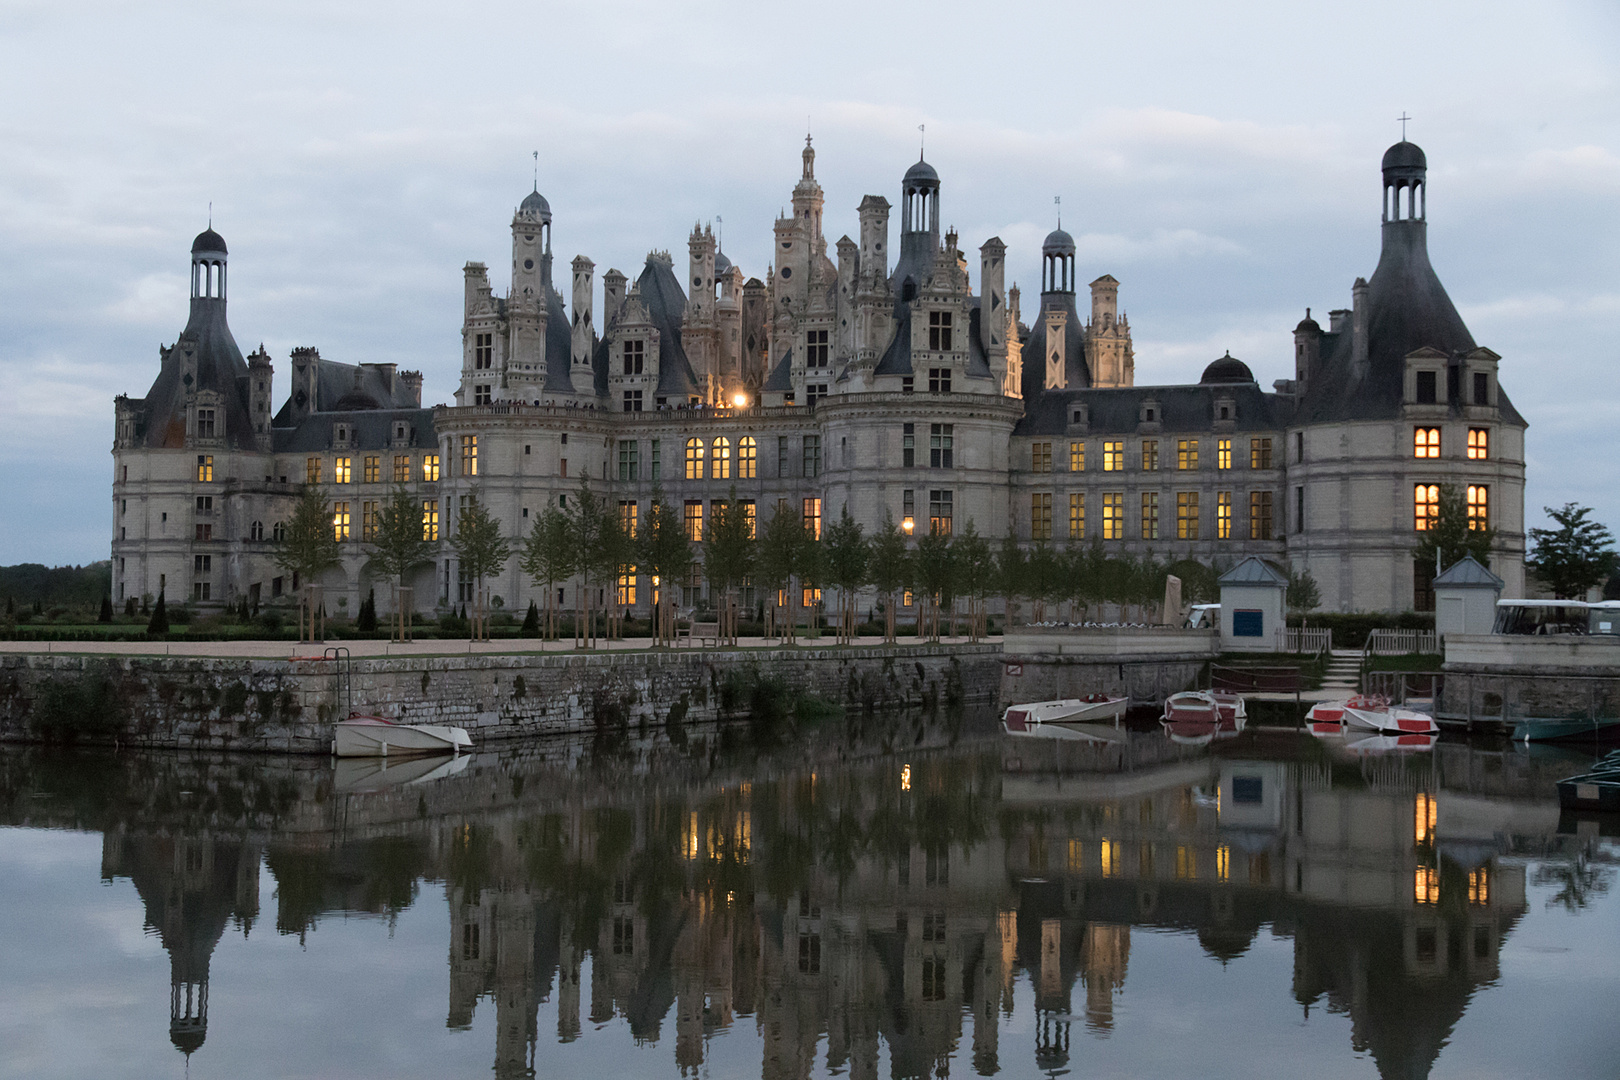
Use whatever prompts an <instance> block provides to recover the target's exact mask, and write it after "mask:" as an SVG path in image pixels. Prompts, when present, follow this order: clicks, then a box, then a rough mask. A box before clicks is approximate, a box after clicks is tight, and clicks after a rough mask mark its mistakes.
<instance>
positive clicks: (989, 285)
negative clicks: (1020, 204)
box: [979, 236, 1007, 377]
mask: <svg viewBox="0 0 1620 1080" xmlns="http://www.w3.org/2000/svg"><path fill="white" fill-rule="evenodd" d="M1006 278H1007V245H1006V244H1004V243H1002V242H1001V237H999V236H992V237H991V238H990V239H988V240H986V241H985V242H984V243H983V244H980V245H979V343H980V344H981V345H983V346H984V351H985V355H987V356H989V357H991V362H990V364H991V368H992V370H993V369H994V368H995V366H996V365H995V359H994V358H995V357H996V356H997V355H999V354H1001V353H1003V352H1005V350H1006V345H1007V300H1006ZM998 377H999V374H998Z"/></svg>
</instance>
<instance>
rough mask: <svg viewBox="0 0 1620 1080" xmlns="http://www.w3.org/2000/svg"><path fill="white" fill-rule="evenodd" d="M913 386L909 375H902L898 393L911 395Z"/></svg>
mask: <svg viewBox="0 0 1620 1080" xmlns="http://www.w3.org/2000/svg"><path fill="white" fill-rule="evenodd" d="M913 385H914V384H913V380H912V378H911V376H910V375H902V376H900V392H901V393H902V394H909V393H911V392H912V388H913Z"/></svg>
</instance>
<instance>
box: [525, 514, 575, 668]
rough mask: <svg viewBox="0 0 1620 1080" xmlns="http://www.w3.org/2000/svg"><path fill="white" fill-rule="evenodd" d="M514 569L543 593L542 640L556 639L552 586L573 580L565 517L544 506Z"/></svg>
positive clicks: (555, 615)
mask: <svg viewBox="0 0 1620 1080" xmlns="http://www.w3.org/2000/svg"><path fill="white" fill-rule="evenodd" d="M518 566H519V567H520V568H522V570H523V572H524V573H525V574H527V575H529V580H530V581H532V582H534V584H536V585H539V586H540V587H541V588H543V589H544V590H545V593H546V632H545V637H546V640H548V641H549V640H551V639H552V638H555V637H556V636H557V611H556V606H555V603H554V601H555V600H556V595H557V593H556V586H557V582H559V581H567V580H568V579H569V578H571V577H573V576H574V555H573V552H572V551H571V550H570V549H569V546H568V517H567V515H566V514H564V513H563V512H562V511H561V510H559V509H557V508H556V507H555V506H548V507H546V509H545V512H544V513H542V514H541V515H540V516H539V517H538V518H536V519H535V522H534V525H533V526H532V527H531V528H530V529H529V535H528V537H527V538H526V539H525V540H524V541H523V550H522V552H521V553H520V554H519V557H518Z"/></svg>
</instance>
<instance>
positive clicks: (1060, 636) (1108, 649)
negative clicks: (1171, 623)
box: [1001, 627, 1220, 702]
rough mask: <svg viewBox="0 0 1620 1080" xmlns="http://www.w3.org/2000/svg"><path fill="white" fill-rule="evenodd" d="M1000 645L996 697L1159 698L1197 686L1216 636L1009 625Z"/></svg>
mask: <svg viewBox="0 0 1620 1080" xmlns="http://www.w3.org/2000/svg"><path fill="white" fill-rule="evenodd" d="M1002 649H1003V656H1002V659H1003V661H1004V664H1003V667H1002V675H1001V700H1002V701H1006V702H1014V701H1050V700H1053V699H1056V698H1069V697H1080V696H1082V695H1085V694H1126V695H1129V697H1130V698H1131V700H1132V701H1136V702H1160V701H1163V700H1164V699H1165V698H1166V697H1168V696H1169V695H1171V694H1174V693H1176V692H1178V691H1181V690H1186V689H1188V688H1190V687H1192V686H1195V685H1199V684H1200V683H1199V680H1200V679H1201V677H1202V675H1203V672H1204V665H1205V664H1207V663H1208V662H1209V661H1211V660H1213V659H1215V657H1216V656H1218V655H1219V654H1220V638H1219V636H1218V635H1217V634H1216V633H1215V632H1214V631H1213V630H1177V629H1162V630H1161V629H1153V628H1147V627H1141V628H1133V627H1120V628H1111V627H1015V628H1013V629H1011V630H1009V631H1008V632H1007V636H1006V638H1005V639H1004V641H1003V646H1002Z"/></svg>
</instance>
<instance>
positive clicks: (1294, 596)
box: [1283, 566, 1322, 615]
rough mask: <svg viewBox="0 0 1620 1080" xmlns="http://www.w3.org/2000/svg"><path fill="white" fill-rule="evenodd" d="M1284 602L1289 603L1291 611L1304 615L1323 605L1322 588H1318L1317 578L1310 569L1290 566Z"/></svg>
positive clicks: (1284, 591)
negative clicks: (1297, 568) (1296, 568)
mask: <svg viewBox="0 0 1620 1080" xmlns="http://www.w3.org/2000/svg"><path fill="white" fill-rule="evenodd" d="M1283 603H1285V604H1287V605H1288V610H1289V611H1297V612H1299V613H1300V614H1302V615H1303V614H1305V613H1306V612H1310V611H1315V610H1316V609H1317V608H1319V607H1321V606H1322V590H1321V589H1319V588H1317V586H1316V579H1315V578H1314V577H1312V576H1311V572H1310V571H1309V570H1295V569H1294V568H1293V567H1292V566H1290V567H1289V568H1288V587H1287V588H1286V589H1284V590H1283Z"/></svg>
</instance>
